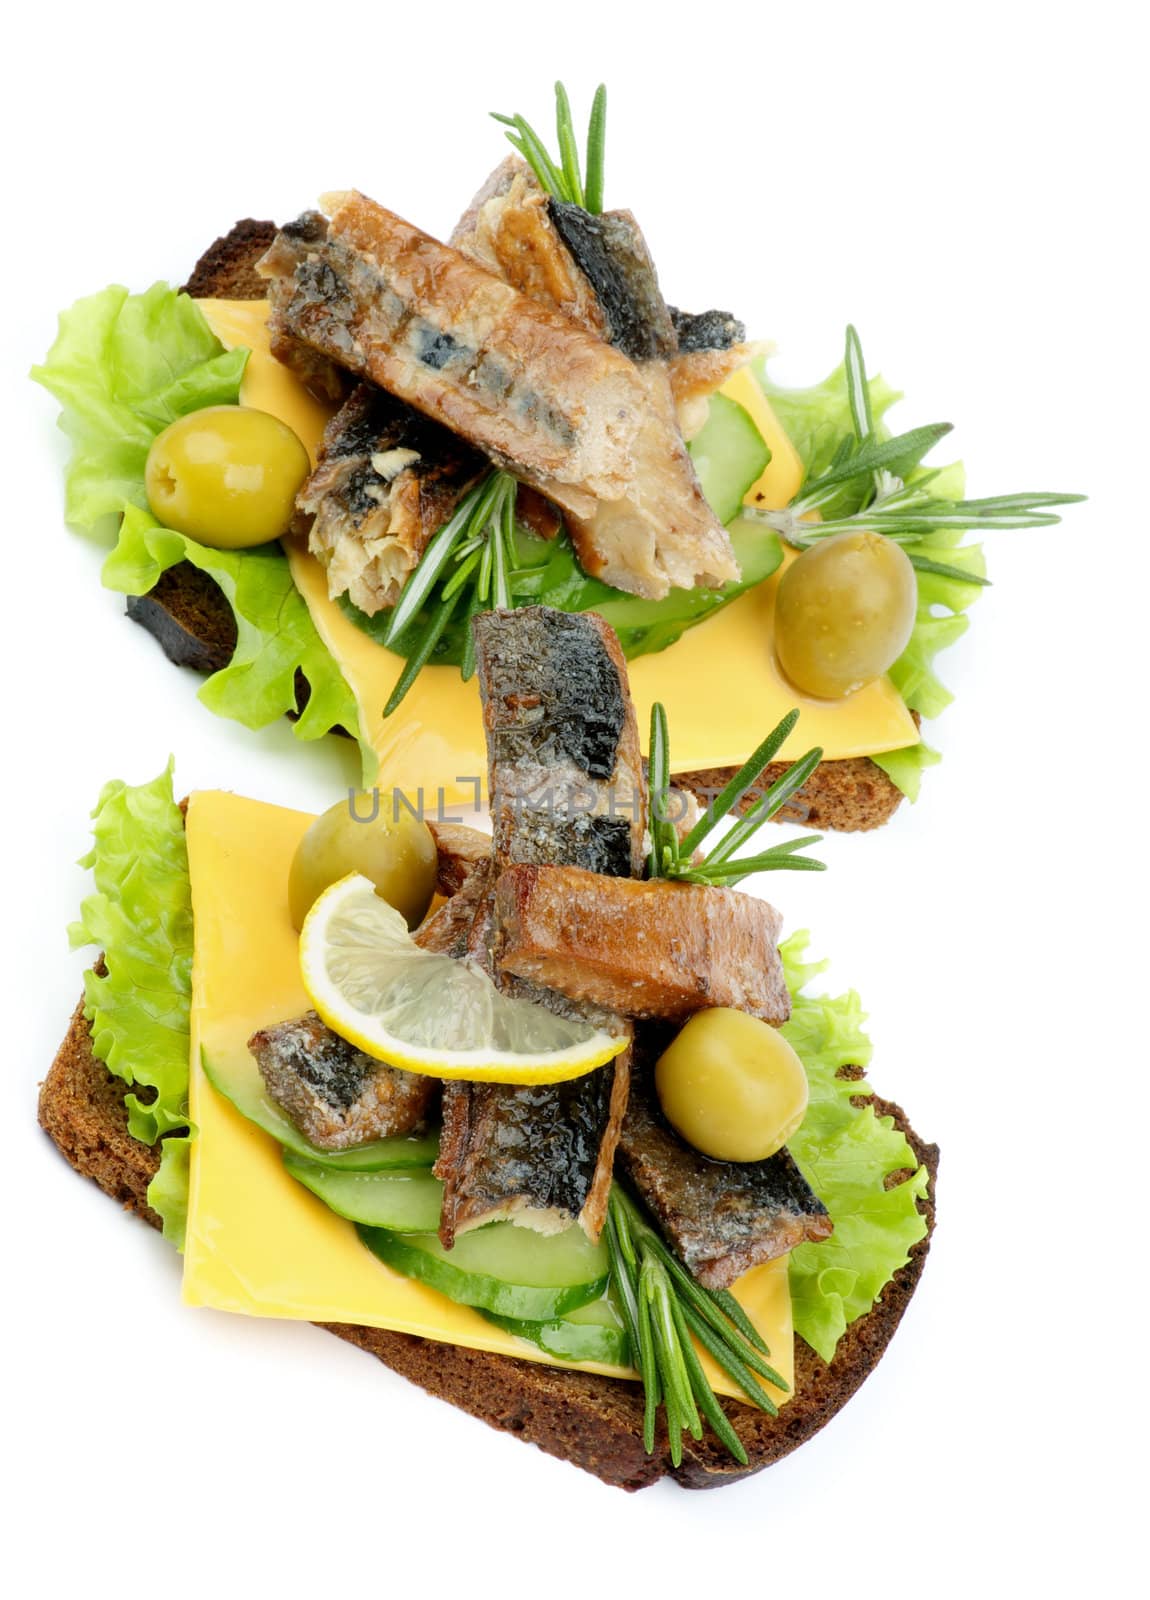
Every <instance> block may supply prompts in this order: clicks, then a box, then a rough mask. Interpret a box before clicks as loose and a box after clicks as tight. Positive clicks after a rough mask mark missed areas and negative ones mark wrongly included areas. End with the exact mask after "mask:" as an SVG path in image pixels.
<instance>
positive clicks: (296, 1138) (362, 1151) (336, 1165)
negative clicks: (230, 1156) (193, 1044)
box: [200, 1050, 439, 1227]
mask: <svg viewBox="0 0 1150 1600" xmlns="http://www.w3.org/2000/svg"><path fill="white" fill-rule="evenodd" d="M200 1060H201V1061H202V1062H203V1067H204V1075H205V1076H206V1078H207V1080H208V1082H209V1083H210V1084H211V1086H212V1088H213V1089H215V1090H216V1091H217V1092H218V1093H219V1094H222V1095H223V1097H224V1099H225V1100H230V1101H231V1103H232V1105H233V1106H235V1108H236V1110H237V1111H238V1112H240V1114H241V1115H242V1116H245V1117H246V1118H247V1119H248V1121H249V1122H254V1123H255V1125H256V1127H257V1128H262V1129H263V1131H264V1132H265V1133H270V1134H271V1136H272V1138H273V1139H275V1140H276V1141H277V1143H279V1144H282V1145H283V1147H284V1149H285V1150H290V1151H292V1152H293V1154H295V1155H297V1156H302V1157H303V1158H304V1159H305V1160H307V1161H312V1162H314V1163H315V1165H316V1166H317V1167H326V1168H327V1169H328V1170H329V1171H331V1172H384V1171H387V1170H389V1169H392V1168H395V1167H429V1166H430V1165H431V1163H432V1162H433V1161H434V1160H435V1158H436V1156H437V1155H438V1154H439V1136H438V1134H425V1135H424V1136H423V1137H421V1138H414V1139H413V1138H404V1139H377V1140H376V1141H375V1142H374V1143H373V1144H361V1145H359V1146H358V1147H357V1148H356V1149H354V1150H318V1149H317V1148H316V1147H315V1145H313V1144H311V1143H310V1142H309V1141H308V1140H307V1139H305V1138H304V1136H303V1134H302V1133H300V1131H299V1129H298V1128H297V1127H296V1126H295V1124H294V1123H292V1122H289V1120H288V1118H287V1117H286V1116H285V1115H284V1113H283V1112H282V1111H281V1110H280V1108H279V1106H277V1105H276V1103H275V1101H274V1100H273V1099H272V1097H271V1095H269V1094H268V1092H267V1090H266V1088H265V1087H264V1081H263V1079H262V1078H261V1077H260V1074H259V1068H258V1067H257V1066H256V1064H255V1062H254V1061H253V1060H252V1058H251V1057H250V1056H248V1057H247V1059H246V1060H243V1061H240V1060H238V1059H235V1058H234V1057H233V1056H231V1055H230V1054H228V1055H223V1054H221V1055H212V1056H209V1055H208V1052H207V1051H206V1050H201V1051H200ZM437 1217H438V1213H437ZM435 1225H436V1224H435V1223H432V1224H431V1226H432V1227H434V1226H435Z"/></svg>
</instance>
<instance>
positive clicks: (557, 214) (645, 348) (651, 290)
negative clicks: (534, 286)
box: [548, 200, 679, 362]
mask: <svg viewBox="0 0 1150 1600" xmlns="http://www.w3.org/2000/svg"><path fill="white" fill-rule="evenodd" d="M548 211H549V213H550V216H551V220H552V222H553V223H554V225H555V229H556V231H557V233H558V234H559V236H560V238H561V239H562V240H563V242H564V244H565V245H566V246H567V248H568V250H569V251H570V252H571V255H572V257H573V258H574V260H575V261H576V263H577V264H578V266H579V269H580V271H581V272H582V273H583V275H584V277H585V278H586V279H587V281H588V283H590V285H591V287H592V289H593V290H594V292H595V298H596V299H597V301H598V302H599V305H600V307H601V309H602V312H603V316H604V319H605V322H606V327H607V338H608V339H609V340H610V342H611V343H612V344H613V345H614V346H615V348H616V349H617V350H622V352H623V354H624V355H626V356H630V358H631V360H632V361H636V362H642V361H668V360H670V358H671V357H672V356H673V355H675V354H677V352H678V349H679V341H678V337H677V335H676V332H675V325H674V323H673V321H672V319H671V314H670V312H669V310H668V309H667V302H666V301H665V300H664V299H663V292H662V290H661V289H660V288H659V278H658V274H657V273H656V271H655V263H654V262H653V261H652V259H651V253H650V251H649V250H648V249H647V242H646V240H645V239H644V238H643V235H642V233H641V232H640V231H639V225H638V223H637V222H636V221H635V218H634V217H633V216H632V215H631V213H630V212H629V211H604V212H602V213H601V214H600V215H597V216H596V215H593V214H592V213H591V212H590V211H585V210H584V209H583V207H582V206H577V205H571V204H569V203H568V202H567V201H563V200H551V201H550V203H549V205H548Z"/></svg>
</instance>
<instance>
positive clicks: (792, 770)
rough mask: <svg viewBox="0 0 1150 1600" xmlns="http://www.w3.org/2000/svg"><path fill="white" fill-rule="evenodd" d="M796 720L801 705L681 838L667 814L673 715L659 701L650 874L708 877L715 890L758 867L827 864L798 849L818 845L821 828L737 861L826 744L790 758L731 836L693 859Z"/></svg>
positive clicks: (683, 879)
mask: <svg viewBox="0 0 1150 1600" xmlns="http://www.w3.org/2000/svg"><path fill="white" fill-rule="evenodd" d="M798 720H799V713H798V711H797V710H796V711H789V712H788V713H787V715H786V716H785V717H784V718H783V720H782V721H781V722H780V723H779V725H778V727H777V728H774V729H772V731H771V732H770V733H769V734H768V735H767V737H766V738H765V739H764V740H763V742H762V744H761V745H760V746H759V748H758V749H757V750H756V751H755V752H754V754H753V755H752V756H750V757H749V758H748V759H747V760H746V761H745V762H744V763H743V765H742V766H741V767H740V768H739V770H738V772H736V773H735V776H734V777H733V778H732V779H731V781H730V782H729V783H728V784H727V786H726V787H725V788H724V789H722V790H720V792H719V793H718V794H717V795H716V796H715V798H714V800H713V801H712V802H711V804H710V805H709V806H708V807H707V809H706V811H705V812H704V813H703V815H702V816H701V817H700V818H699V820H698V821H697V822H696V823H695V825H694V827H693V828H692V829H691V830H690V832H689V833H688V834H687V836H686V838H684V839H682V840H680V838H679V836H678V833H677V832H676V830H675V825H674V822H673V821H672V820H671V818H670V817H669V816H668V814H667V813H668V801H669V797H670V793H671V753H670V740H669V737H668V733H667V713H666V710H665V709H664V707H663V705H662V704H661V703H660V702H659V701H658V700H657V701H656V702H655V704H654V705H653V706H652V707H651V743H650V747H649V752H648V756H647V782H648V788H649V792H650V798H651V806H650V812H651V815H650V833H651V851H650V854H649V856H648V858H647V872H648V876H649V877H652V878H675V879H677V880H678V881H679V882H680V883H703V884H710V885H712V886H713V887H715V888H727V889H733V888H734V886H735V885H736V884H737V883H741V882H742V881H743V879H744V878H749V877H750V876H751V875H752V874H753V873H756V872H778V871H782V870H786V869H789V870H790V871H792V872H823V871H825V870H826V869H825V864H824V863H823V862H822V861H815V860H814V859H813V858H812V857H810V856H804V855H800V854H799V853H798V852H799V851H801V850H806V849H807V848H808V847H809V846H810V845H813V844H819V843H820V842H821V840H822V834H820V833H806V834H803V835H802V836H801V837H800V838H798V839H787V840H785V841H784V842H783V843H782V844H776V845H772V846H771V847H770V849H768V850H762V851H760V852H759V854H758V855H754V856H743V857H742V858H740V859H739V860H737V861H736V860H733V859H732V857H733V856H734V854H735V851H736V850H740V849H741V848H742V847H743V845H745V844H747V843H749V841H750V840H751V839H752V838H753V837H754V835H755V834H756V833H758V831H759V829H760V828H761V827H762V826H763V824H764V823H766V822H769V821H770V819H771V818H772V817H773V816H775V815H776V813H777V812H779V811H781V810H782V808H783V806H785V805H786V803H787V801H788V800H789V799H790V798H791V796H792V795H794V794H796V793H797V792H798V790H799V789H801V788H802V786H803V784H804V783H806V781H807V779H808V778H809V777H810V776H811V774H812V773H813V772H814V770H815V768H816V767H817V766H818V764H819V762H820V761H821V760H822V758H823V753H822V751H821V750H820V749H814V750H808V751H807V753H806V755H805V756H802V757H801V758H800V759H799V760H798V761H794V762H792V763H791V765H790V766H789V767H788V768H787V769H786V771H785V772H783V773H782V774H781V775H780V776H779V777H778V778H776V779H775V781H774V783H772V784H771V786H770V788H768V789H767V790H766V791H765V793H764V794H762V795H761V796H760V797H759V799H758V800H757V801H756V802H755V804H754V805H753V806H752V807H751V809H750V810H749V811H748V812H747V814H746V816H744V817H740V819H739V821H738V822H737V823H736V824H735V826H734V827H733V828H732V829H731V830H730V832H729V833H728V834H727V835H726V837H725V838H723V839H722V840H721V841H720V842H719V843H718V844H716V845H714V846H712V848H711V849H710V851H709V852H708V853H707V855H706V856H705V857H704V858H703V860H701V861H696V860H695V859H694V858H695V855H696V852H697V851H698V850H699V849H700V848H701V846H702V845H703V842H704V841H705V840H706V839H708V838H709V837H710V835H711V833H712V832H713V831H714V829H715V828H716V826H717V825H718V824H719V823H720V822H722V821H723V819H724V818H726V817H728V816H730V815H731V813H732V812H733V811H735V810H736V809H737V808H738V806H739V804H740V803H741V802H742V800H743V799H744V798H745V797H746V796H747V794H749V792H750V791H751V789H753V788H754V786H755V784H756V783H757V782H758V780H759V778H761V777H762V775H763V773H764V772H765V771H766V769H767V767H768V766H769V765H770V764H771V762H772V761H773V760H774V758H775V756H776V755H777V754H778V753H779V751H780V750H781V749H782V747H783V744H784V743H785V741H786V739H787V737H788V736H789V734H790V733H791V730H792V729H793V728H794V726H795V724H796V722H797V721H798Z"/></svg>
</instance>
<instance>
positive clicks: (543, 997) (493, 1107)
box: [435, 606, 646, 1247]
mask: <svg viewBox="0 0 1150 1600" xmlns="http://www.w3.org/2000/svg"><path fill="white" fill-rule="evenodd" d="M473 628H474V630H475V644H476V667H477V674H478V677H479V685H480V693H481V695H482V698H483V703H484V727H485V731H486V734H487V741H488V758H489V785H490V789H491V792H492V795H493V797H495V798H493V800H492V817H493V822H494V840H493V844H494V850H493V856H492V863H493V874H492V878H491V880H490V881H489V882H488V884H487V885H486V887H485V892H484V894H483V897H482V901H481V904H480V906H479V908H478V910H477V912H476V915H475V918H474V921H473V923H472V928H471V941H470V946H469V955H470V957H471V959H473V960H476V961H478V962H479V963H480V964H481V965H482V966H483V967H484V968H485V970H487V971H488V972H490V973H492V975H493V976H494V975H496V973H497V970H498V969H497V951H498V947H499V939H500V930H499V925H498V920H497V918H496V916H495V884H496V883H497V881H498V873H499V871H501V870H502V869H503V868H504V867H505V866H506V865H507V864H508V863H509V862H510V861H513V860H516V859H519V858H520V857H521V856H523V855H528V856H532V855H536V854H540V855H544V856H545V857H546V858H548V859H555V857H556V856H558V857H559V859H562V860H572V859H574V860H577V861H578V862H580V863H583V864H587V865H591V864H592V863H596V862H599V863H601V864H602V866H601V870H605V871H609V872H617V873H620V874H622V875H625V876H629V875H630V874H631V873H632V872H638V871H641V870H642V865H643V859H644V847H645V836H646V785H645V782H644V776H643V765H642V757H641V754H640V750H639V734H638V727H637V724H636V722H635V712H634V707H633V706H632V704H631V699H630V693H629V691H628V687H627V676H626V665H625V663H624V660H623V656H622V652H621V651H620V649H619V643H618V640H617V639H616V638H615V636H614V634H613V633H612V632H611V630H610V628H608V627H607V625H606V623H604V622H603V621H602V619H601V618H599V617H596V616H594V615H591V614H585V615H577V616H570V615H568V614H566V613H563V612H555V611H550V610H548V609H547V608H545V607H538V606H537V607H524V608H521V609H519V610H516V611H503V612H500V611H497V612H490V613H485V614H483V615H481V616H479V617H477V618H476V619H475V621H474V623H473ZM541 783H542V784H549V785H550V786H551V796H552V811H551V812H549V813H543V814H540V813H539V812H538V811H534V810H533V809H532V808H531V807H530V806H529V805H527V804H525V802H529V801H531V800H538V799H539V796H540V785H541ZM615 785H618V786H619V788H620V789H622V790H624V791H625V792H626V794H627V795H628V797H635V798H636V800H637V803H636V804H633V805H631V806H630V807H629V810H628V813H627V814H617V815H615V816H612V815H610V804H611V795H612V793H613V792H614V791H613V786H615ZM588 790H590V799H589V801H588V799H587V791H588ZM577 794H578V795H579V796H580V802H579V803H580V804H581V805H583V804H587V803H589V804H590V805H591V806H592V807H595V806H598V807H599V808H600V814H598V815H586V814H583V813H581V814H580V815H579V816H578V817H575V818H571V817H565V816H563V815H561V814H560V812H561V810H562V807H563V804H564V801H565V800H567V799H573V798H574V797H575V796H576V795H577ZM500 981H501V982H502V983H503V984H504V985H505V986H513V987H514V988H515V990H516V992H517V993H520V994H522V995H523V996H524V997H525V998H529V999H532V1000H534V1001H536V1003H539V1004H545V1005H549V1006H551V1007H553V1008H554V1009H557V1010H560V1011H562V1012H564V1013H565V1014H567V1015H572V1014H574V1015H579V1016H584V1017H587V1018H588V1019H589V1020H593V1021H594V1022H595V1023H596V1025H598V1026H612V1025H614V1026H618V1025H619V1024H618V1019H617V1018H613V1017H610V1016H609V1015H605V1014H604V1013H603V1012H602V1010H600V1009H598V1008H596V1009H594V1010H592V1009H591V1008H588V1007H586V1006H582V1005H580V1004H579V1003H578V1002H574V1001H571V1000H570V999H567V998H566V997H564V996H561V995H558V994H555V993H553V992H550V991H547V990H546V989H541V988H539V987H537V986H533V985H530V984H524V983H520V982H518V980H515V979H513V978H503V979H502V980H500ZM630 1081H631V1066H630V1050H627V1051H624V1052H623V1054H622V1055H620V1056H617V1057H616V1059H615V1061H614V1062H612V1063H610V1064H609V1065H608V1066H605V1067H600V1068H598V1069H597V1070H596V1071H594V1072H591V1073H588V1074H586V1075H585V1076H584V1077H582V1078H577V1079H575V1080H573V1081H572V1082H570V1083H566V1084H551V1085H542V1086H539V1087H537V1088H536V1087H531V1088H505V1087H503V1086H502V1085H495V1084H468V1083H451V1084H448V1085H447V1086H446V1088H445V1092H444V1101H443V1130H444V1131H443V1138H442V1141H441V1144H440V1155H439V1160H438V1162H437V1163H436V1167H435V1171H436V1175H437V1176H438V1177H440V1178H441V1179H442V1180H443V1183H444V1200H443V1210H442V1214H441V1221H440V1238H441V1239H442V1240H443V1243H444V1244H445V1245H446V1246H448V1247H450V1245H451V1244H452V1242H453V1241H454V1238H455V1235H456V1233H457V1232H459V1231H460V1230H462V1229H464V1228H467V1227H474V1226H478V1225H480V1224H482V1223H484V1222H488V1221H494V1220H496V1219H498V1218H507V1217H510V1218H514V1219H515V1220H516V1221H518V1222H520V1223H521V1224H524V1225H526V1226H529V1227H535V1228H541V1229H545V1230H546V1229H553V1228H556V1227H562V1226H567V1225H569V1224H570V1223H571V1222H573V1221H578V1222H579V1223H580V1224H581V1226H582V1227H583V1228H584V1230H585V1232H586V1233H587V1234H588V1235H589V1236H590V1237H591V1238H593V1239H597V1238H598V1237H599V1235H600V1233H601V1232H602V1229H603V1225H604V1222H605V1221H606V1216H607V1200H608V1196H609V1194H610V1188H611V1177H612V1171H613V1168H614V1160H615V1150H616V1146H617V1144H618V1140H619V1133H620V1130H621V1127H622V1122H623V1116H624V1113H625V1111H626V1106H627V1100H628V1096H629V1094H630ZM508 1149H511V1150H513V1151H514V1156H515V1162H514V1174H513V1176H510V1177H509V1176H508V1173H507V1172H506V1171H505V1170H504V1168H503V1156H504V1152H505V1151H506V1150H508Z"/></svg>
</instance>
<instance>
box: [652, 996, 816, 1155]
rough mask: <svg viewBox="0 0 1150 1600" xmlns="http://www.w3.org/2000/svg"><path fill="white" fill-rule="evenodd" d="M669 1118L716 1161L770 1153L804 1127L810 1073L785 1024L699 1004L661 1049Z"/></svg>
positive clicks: (660, 1087) (662, 1093)
mask: <svg viewBox="0 0 1150 1600" xmlns="http://www.w3.org/2000/svg"><path fill="white" fill-rule="evenodd" d="M655 1089H656V1091H657V1093H658V1096H659V1104H660V1105H661V1106H662V1107H663V1114H664V1115H665V1116H666V1118H667V1121H668V1122H669V1123H670V1124H671V1126H672V1127H673V1128H674V1129H675V1131H676V1132H677V1133H679V1134H680V1135H681V1136H682V1137H683V1138H684V1139H685V1140H686V1141H687V1143H688V1144H693V1145H694V1147H695V1149H696V1150H701V1151H702V1152H703V1154H704V1155H705V1156H713V1157H714V1159H715V1160H716V1161H765V1160H766V1159H767V1157H768V1156H773V1155H774V1153H775V1151H776V1150H781V1149H782V1147H783V1145H785V1144H786V1142H787V1140H788V1139H789V1138H790V1137H791V1135H792V1134H793V1133H794V1132H795V1131H796V1129H797V1128H798V1127H799V1125H800V1123H801V1122H802V1120H803V1117H804V1116H805V1115H806V1109H807V1094H808V1090H807V1075H806V1073H805V1071H804V1070H803V1064H802V1062H801V1061H800V1060H799V1058H798V1056H797V1055H796V1054H795V1052H794V1050H793V1049H792V1048H791V1046H790V1045H789V1044H788V1043H787V1041H786V1040H785V1039H784V1038H783V1036H782V1034H781V1033H779V1032H778V1030H777V1029H775V1028H771V1027H768V1026H767V1024H766V1023H765V1022H760V1021H759V1019H758V1017H749V1016H748V1015H747V1014H746V1012H745V1011H732V1010H731V1009H730V1008H729V1007H727V1006H716V1007H715V1009H714V1010H713V1011H697V1012H696V1013H695V1015H694V1016H693V1017H692V1018H691V1019H690V1021H689V1022H687V1023H686V1024H685V1026H684V1027H683V1028H682V1029H681V1030H680V1032H679V1034H678V1036H677V1037H676V1038H675V1040H674V1042H673V1043H672V1044H671V1045H669V1046H668V1048H667V1049H666V1050H665V1051H664V1052H663V1054H662V1055H661V1056H660V1057H659V1062H658V1065H657V1066H656V1068H655Z"/></svg>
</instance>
